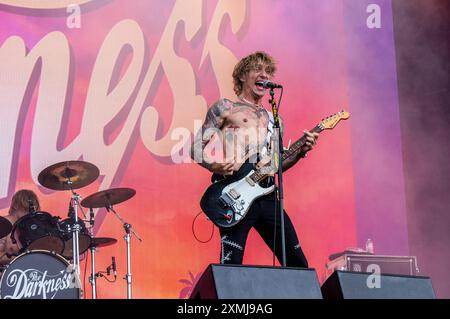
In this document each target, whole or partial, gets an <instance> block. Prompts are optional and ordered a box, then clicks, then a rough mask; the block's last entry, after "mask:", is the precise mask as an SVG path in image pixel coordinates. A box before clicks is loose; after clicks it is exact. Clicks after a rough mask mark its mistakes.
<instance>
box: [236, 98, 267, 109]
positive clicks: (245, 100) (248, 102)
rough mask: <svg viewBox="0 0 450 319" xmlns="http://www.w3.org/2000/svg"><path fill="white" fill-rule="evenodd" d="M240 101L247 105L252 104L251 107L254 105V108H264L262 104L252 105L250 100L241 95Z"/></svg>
mask: <svg viewBox="0 0 450 319" xmlns="http://www.w3.org/2000/svg"><path fill="white" fill-rule="evenodd" d="M239 99H241V101H243V102H245V103H247V104H250V105H253V106H256V107H263V106H262V105H261V104H259V105H258V104H255V103H252V102H250V101H249V100H247V99H246V98H245V97H243V96H242V95H240V96H239Z"/></svg>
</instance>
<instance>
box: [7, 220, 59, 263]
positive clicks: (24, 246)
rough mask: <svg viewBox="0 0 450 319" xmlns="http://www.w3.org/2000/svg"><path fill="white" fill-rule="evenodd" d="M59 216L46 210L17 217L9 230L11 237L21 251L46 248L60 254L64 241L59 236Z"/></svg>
mask: <svg viewBox="0 0 450 319" xmlns="http://www.w3.org/2000/svg"><path fill="white" fill-rule="evenodd" d="M58 219H59V217H54V216H52V215H50V214H49V213H47V212H34V213H30V214H27V215H25V216H22V217H21V218H19V219H18V220H17V221H16V222H15V223H14V226H13V229H12V230H11V239H12V241H13V243H17V244H18V245H19V248H21V251H25V250H39V249H40V250H48V251H54V252H55V253H57V254H61V253H62V252H63V250H64V241H63V239H62V238H61V234H60V230H59V227H58V226H59V224H58Z"/></svg>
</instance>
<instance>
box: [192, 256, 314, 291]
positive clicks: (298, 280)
mask: <svg viewBox="0 0 450 319" xmlns="http://www.w3.org/2000/svg"><path fill="white" fill-rule="evenodd" d="M190 298H191V299H322V294H321V292H320V285H319V281H318V279H317V274H316V271H315V270H314V269H306V268H280V267H266V266H242V265H220V264H210V265H209V266H208V267H207V268H206V270H205V271H204V272H203V274H202V276H201V277H200V279H199V281H198V283H197V285H196V286H195V288H194V290H193V291H192V294H191V296H190Z"/></svg>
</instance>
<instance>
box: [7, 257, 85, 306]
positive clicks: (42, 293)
mask: <svg viewBox="0 0 450 319" xmlns="http://www.w3.org/2000/svg"><path fill="white" fill-rule="evenodd" d="M35 255H36V253H31V254H28V255H24V256H22V258H20V256H19V257H18V258H17V259H20V260H17V259H16V260H14V262H13V263H11V265H10V266H9V267H8V269H7V270H6V271H5V273H4V274H3V277H2V282H1V296H2V298H4V299H74V298H79V292H80V290H81V282H80V280H79V276H78V274H77V273H76V271H75V270H74V269H73V266H72V265H66V264H64V263H63V262H62V261H61V260H60V259H59V258H57V257H56V256H51V255H44V254H42V255H44V256H45V257H46V259H48V260H47V262H48V261H50V263H49V264H52V265H49V264H42V263H40V264H34V265H33V266H32V267H26V266H27V265H26V264H29V263H30V261H32V260H25V259H30V258H31V259H36V258H33V257H36V256H35ZM24 257H26V258H24ZM40 257H42V256H40ZM16 261H17V262H16ZM39 266H41V267H39Z"/></svg>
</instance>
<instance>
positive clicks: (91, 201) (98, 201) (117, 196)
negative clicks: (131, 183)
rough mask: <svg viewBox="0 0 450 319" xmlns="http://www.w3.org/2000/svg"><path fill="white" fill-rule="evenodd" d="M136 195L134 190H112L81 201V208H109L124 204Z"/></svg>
mask: <svg viewBox="0 0 450 319" xmlns="http://www.w3.org/2000/svg"><path fill="white" fill-rule="evenodd" d="M135 194H136V191H135V190H134V189H132V188H111V189H107V190H104V191H100V192H97V193H94V194H92V195H89V196H88V197H86V198H85V199H83V200H82V201H81V206H83V207H86V208H101V207H109V206H110V205H115V204H119V203H122V202H124V201H126V200H128V199H130V198H131V197H133V196H134V195H135Z"/></svg>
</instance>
